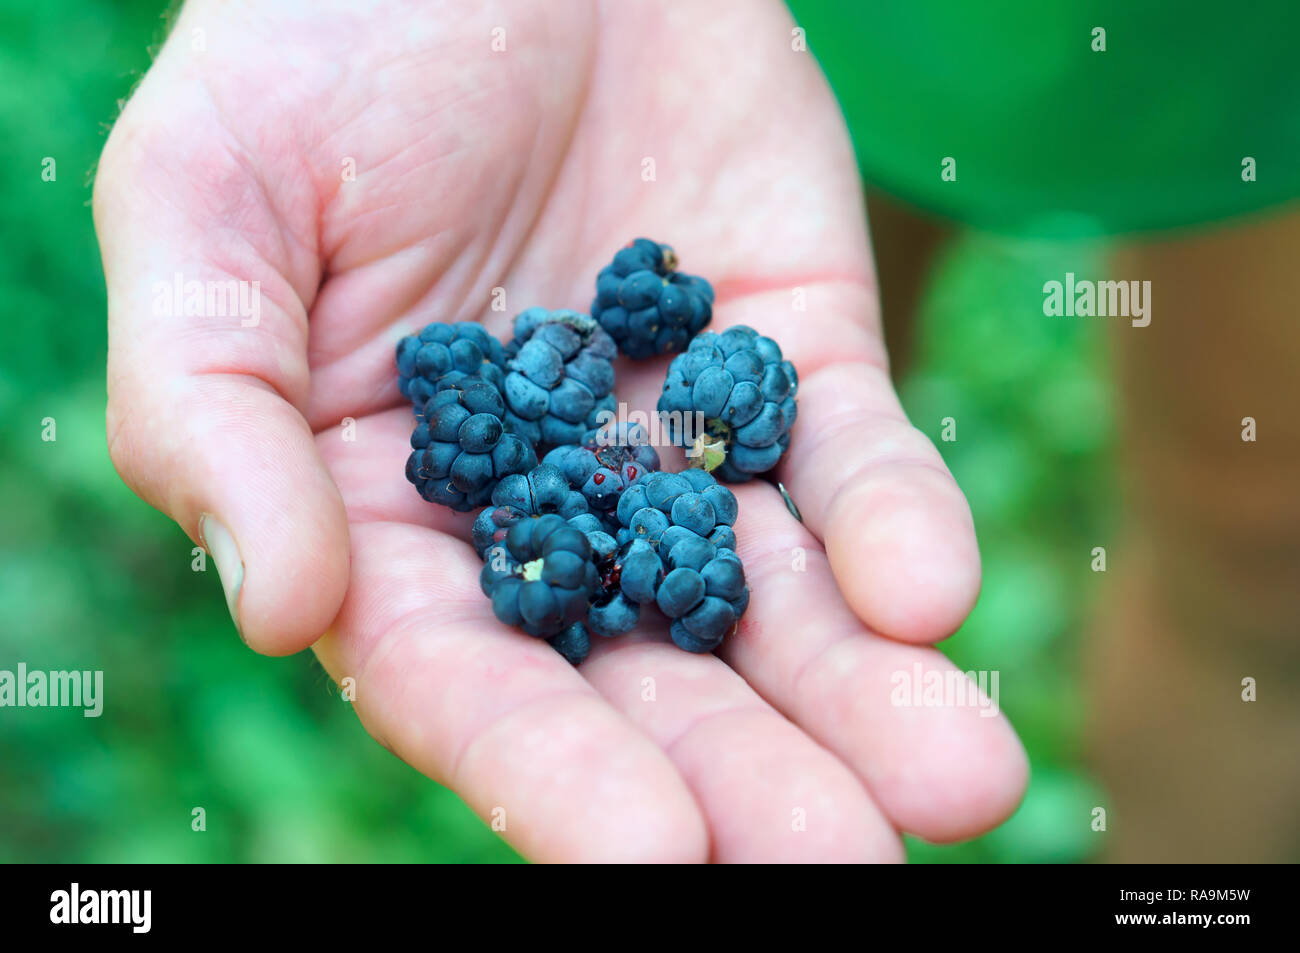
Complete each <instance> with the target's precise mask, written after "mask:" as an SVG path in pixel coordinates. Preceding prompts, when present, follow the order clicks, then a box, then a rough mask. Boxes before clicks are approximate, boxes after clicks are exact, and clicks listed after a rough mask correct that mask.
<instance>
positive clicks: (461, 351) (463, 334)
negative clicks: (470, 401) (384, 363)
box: [397, 321, 506, 408]
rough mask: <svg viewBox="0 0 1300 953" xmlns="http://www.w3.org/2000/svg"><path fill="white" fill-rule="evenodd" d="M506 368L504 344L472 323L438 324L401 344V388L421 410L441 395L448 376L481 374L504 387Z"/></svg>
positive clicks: (399, 373)
mask: <svg viewBox="0 0 1300 953" xmlns="http://www.w3.org/2000/svg"><path fill="white" fill-rule="evenodd" d="M505 366H506V365H505V350H504V349H503V348H502V347H501V342H500V341H498V340H497V339H496V338H494V337H492V335H490V334H488V333H487V331H485V330H483V328H482V326H481V325H478V324H473V323H470V322H468V321H461V322H459V323H456V324H445V323H439V322H435V323H433V324H429V325H426V326H425V328H424V330H422V331H420V332H419V333H418V334H408V335H407V336H406V337H404V338H402V339H401V340H400V341H398V342H397V386H398V389H399V390H400V391H401V392H402V396H403V397H406V398H408V399H409V400H410V401H411V403H412V404H413V405H414V406H415V407H417V408H419V407H423V406H424V404H425V402H427V401H428V399H429V398H430V397H432V396H433V395H434V394H435V393H436V392H437V385H438V382H439V381H440V380H441V379H442V378H443V376H444V375H446V374H449V373H452V372H454V371H458V372H460V373H461V374H469V375H474V374H477V375H478V376H480V377H482V378H483V379H484V380H487V381H489V382H491V383H493V384H495V385H496V386H497V387H498V388H500V387H501V386H502V384H503V383H504V380H505Z"/></svg>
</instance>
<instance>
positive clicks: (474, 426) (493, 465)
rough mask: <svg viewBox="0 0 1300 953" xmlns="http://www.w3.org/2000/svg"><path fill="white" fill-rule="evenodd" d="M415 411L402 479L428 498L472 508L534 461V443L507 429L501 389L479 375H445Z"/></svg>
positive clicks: (463, 507)
mask: <svg viewBox="0 0 1300 953" xmlns="http://www.w3.org/2000/svg"><path fill="white" fill-rule="evenodd" d="M419 416H420V418H421V419H420V423H419V424H417V426H416V428H415V430H414V432H413V433H412V434H411V447H412V450H411V455H410V456H409V457H408V458H407V461H406V478H407V479H408V480H410V481H411V483H413V484H414V485H415V488H416V489H417V490H418V491H419V492H420V495H421V496H422V497H424V499H426V500H428V501H429V502H431V503H441V504H443V505H444V506H450V507H451V508H452V509H454V510H457V511H459V512H466V511H468V510H472V509H474V508H475V507H478V506H483V505H484V504H486V503H487V502H488V501H489V499H490V498H491V495H492V493H493V491H494V490H495V488H496V487H497V485H498V484H499V482H500V481H501V480H502V479H504V478H508V477H510V476H512V475H516V474H521V473H527V472H528V471H529V470H531V469H532V468H533V467H535V466H536V465H537V454H536V453H535V452H534V451H533V448H532V446H531V445H529V444H528V443H526V442H525V441H523V440H521V439H520V438H519V437H518V436H516V435H515V434H512V433H510V432H509V428H508V426H507V425H506V423H505V420H504V417H505V402H504V401H503V400H502V398H501V392H500V391H499V390H497V388H496V387H495V386H494V385H493V384H492V383H491V382H489V381H486V380H484V379H483V378H481V377H478V376H474V375H457V379H455V380H453V379H451V376H450V375H448V376H446V377H444V378H443V379H442V381H440V382H439V383H438V385H437V387H436V389H435V391H434V394H433V396H432V397H430V398H429V399H428V401H426V402H425V404H424V406H423V407H422V408H421V409H420V415H419Z"/></svg>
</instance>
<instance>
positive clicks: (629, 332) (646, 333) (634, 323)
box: [591, 238, 713, 359]
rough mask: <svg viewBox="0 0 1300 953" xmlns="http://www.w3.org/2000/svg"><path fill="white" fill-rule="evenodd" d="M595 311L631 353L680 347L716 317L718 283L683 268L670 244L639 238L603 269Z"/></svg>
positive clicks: (634, 355) (645, 353) (651, 354)
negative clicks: (714, 292) (714, 305)
mask: <svg viewBox="0 0 1300 953" xmlns="http://www.w3.org/2000/svg"><path fill="white" fill-rule="evenodd" d="M591 316H592V317H593V318H595V319H596V320H597V321H599V322H600V326H601V327H603V328H604V329H605V330H606V331H608V332H609V335H610V336H611V337H612V338H613V339H614V340H615V341H616V342H617V344H618V347H619V350H621V351H622V352H623V353H624V354H626V355H627V356H628V357H631V358H634V359H641V358H647V357H654V356H655V355H656V354H667V353H669V352H676V351H681V350H683V349H684V348H685V347H686V344H687V342H688V341H690V339H691V338H693V337H694V336H695V335H697V334H699V333H700V331H702V330H703V329H704V327H705V326H706V325H707V324H708V323H709V321H710V320H711V319H712V318H713V287H712V286H711V285H710V284H709V283H708V282H707V281H705V280H704V279H703V278H698V277H696V276H694V275H687V274H683V273H682V272H679V271H678V270H677V255H676V253H675V252H674V251H673V250H672V248H671V247H669V246H668V245H662V244H660V243H659V242H655V241H651V240H650V239H648V238H638V239H635V240H634V241H632V242H629V243H628V245H627V246H626V247H624V248H622V249H620V250H619V251H618V253H617V254H616V255H615V256H614V260H613V261H612V262H611V263H610V264H608V265H606V266H605V267H604V268H602V269H601V271H600V274H599V275H598V276H597V278H596V299H595V300H594V301H593V302H592V303H591Z"/></svg>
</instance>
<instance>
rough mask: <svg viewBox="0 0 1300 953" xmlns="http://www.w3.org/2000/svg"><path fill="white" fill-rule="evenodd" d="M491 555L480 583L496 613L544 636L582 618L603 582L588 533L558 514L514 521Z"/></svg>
mask: <svg viewBox="0 0 1300 953" xmlns="http://www.w3.org/2000/svg"><path fill="white" fill-rule="evenodd" d="M487 557H488V558H487V562H486V563H484V565H483V570H482V572H481V573H480V574H479V585H480V586H481V587H482V589H483V592H484V594H485V595H487V597H488V598H489V599H491V600H492V612H493V613H494V614H495V615H496V617H497V618H498V619H500V620H501V621H502V622H504V623H506V624H507V625H513V626H518V627H519V628H521V629H523V630H524V631H525V632H527V633H528V634H529V635H534V636H538V637H540V638H551V637H553V636H558V635H560V634H561V633H564V632H565V631H566V630H567V629H569V628H570V627H571V626H573V625H574V624H575V623H578V622H581V621H582V620H583V619H584V618H585V617H586V615H587V604H588V601H589V600H590V599H591V597H592V596H593V595H594V594H595V593H596V590H597V588H598V587H599V585H600V578H599V575H598V573H597V571H596V564H595V562H594V561H593V560H592V553H591V544H590V543H588V542H587V537H586V536H584V535H583V534H582V532H581V531H579V530H577V529H575V528H574V527H572V526H570V525H569V524H568V523H566V522H565V521H564V519H563V518H562V517H560V516H557V515H556V514H554V513H550V514H547V515H546V516H542V517H539V518H538V519H535V520H521V521H520V522H518V523H516V524H515V525H514V526H512V527H510V529H509V531H508V532H507V533H506V535H505V539H504V540H502V541H501V542H500V543H495V544H493V546H492V547H491V548H490V549H489V550H488V554H487ZM565 644H566V645H567V643H565ZM563 651H564V649H561V652H563ZM566 657H567V656H566Z"/></svg>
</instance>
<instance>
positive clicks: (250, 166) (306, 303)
mask: <svg viewBox="0 0 1300 953" xmlns="http://www.w3.org/2000/svg"><path fill="white" fill-rule="evenodd" d="M198 88H199V89H201V90H202V91H203V93H204V95H205V96H206V98H207V101H208V105H209V106H210V107H211V108H212V111H213V112H214V113H215V114H216V116H217V118H218V119H219V120H220V123H219V125H220V128H221V129H222V130H223V131H224V132H225V134H226V135H227V136H229V137H230V141H231V142H233V143H234V144H235V145H237V146H238V147H239V149H238V150H235V149H231V148H230V147H229V144H228V143H222V144H223V146H224V147H225V148H226V152H227V155H229V156H230V158H231V159H233V160H234V161H235V163H236V165H237V166H238V167H239V168H240V169H242V170H243V172H244V174H245V177H246V179H247V181H249V182H251V183H253V185H255V186H256V187H257V189H258V192H259V195H260V198H261V201H262V208H263V210H264V211H265V212H267V213H268V214H269V217H270V220H271V221H272V222H274V223H275V225H276V226H277V228H276V230H275V234H276V237H277V238H278V239H279V251H280V257H281V259H282V261H283V262H284V265H283V266H282V267H280V268H276V269H275V270H277V271H279V272H280V273H281V274H285V273H286V271H287V270H288V268H289V266H290V262H291V261H292V256H291V255H290V253H289V242H288V241H287V240H286V238H285V227H286V223H288V222H292V221H293V220H294V218H295V217H296V216H295V215H293V214H292V213H289V214H280V210H278V209H277V208H276V206H275V203H274V202H273V201H272V199H271V194H270V192H269V190H268V189H267V187H266V182H265V180H264V179H263V177H262V173H261V171H260V169H259V166H258V165H257V164H256V163H254V162H253V161H251V159H250V150H249V148H248V146H247V144H246V143H244V142H243V141H242V140H241V139H240V138H239V135H238V133H236V132H235V130H234V128H233V126H232V124H231V122H230V119H229V117H228V116H226V114H225V113H224V112H223V111H222V109H221V106H220V105H219V104H218V102H217V100H216V97H215V96H214V95H213V92H212V88H211V87H210V86H209V85H208V79H207V76H205V75H204V74H201V73H200V74H199V76H198ZM196 224H197V223H196ZM290 235H292V237H293V240H294V242H295V243H296V244H298V245H299V247H300V249H301V250H302V251H303V252H304V253H305V254H306V256H307V258H308V260H310V261H317V262H318V261H319V260H320V258H319V234H316V235H313V236H312V237H313V238H315V239H316V241H313V242H310V243H308V242H307V241H304V240H302V239H300V238H299V237H298V236H297V235H294V234H293V233H292V230H291V231H290ZM244 237H246V236H244ZM250 244H251V243H250ZM258 255H259V257H261V258H262V259H263V260H264V261H268V259H269V258H270V256H268V255H267V254H265V253H264V252H261V251H260V250H259V251H258ZM268 263H269V261H268ZM272 267H273V268H274V266H272ZM319 275H320V269H319V266H318V267H317V270H316V275H315V277H316V281H312V282H310V283H311V284H317V283H318V281H319ZM290 284H291V285H292V279H290ZM295 291H296V293H297V295H298V299H299V303H300V304H301V306H302V310H303V315H304V318H305V317H306V314H307V312H308V311H309V310H310V308H311V300H312V299H313V298H314V296H315V289H314V288H313V289H312V290H311V292H310V294H308V295H304V293H303V291H302V290H298V289H295ZM304 323H305V322H304Z"/></svg>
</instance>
